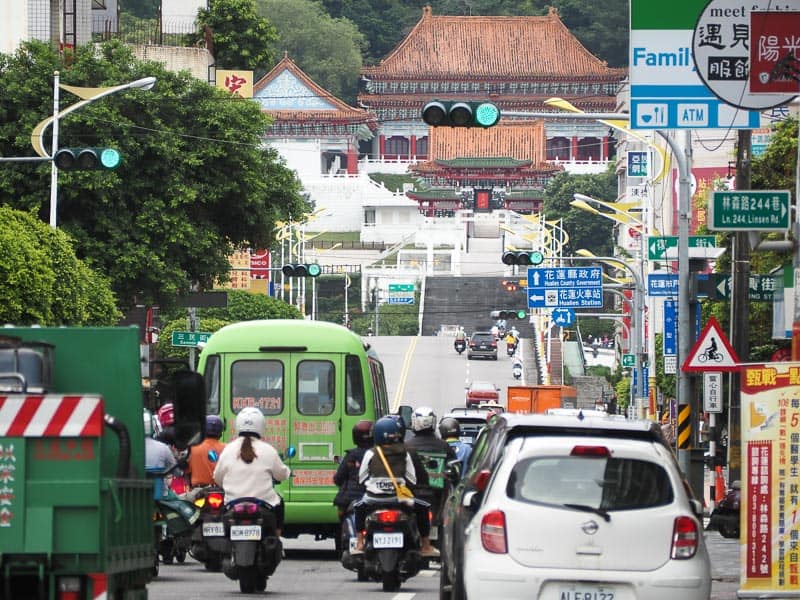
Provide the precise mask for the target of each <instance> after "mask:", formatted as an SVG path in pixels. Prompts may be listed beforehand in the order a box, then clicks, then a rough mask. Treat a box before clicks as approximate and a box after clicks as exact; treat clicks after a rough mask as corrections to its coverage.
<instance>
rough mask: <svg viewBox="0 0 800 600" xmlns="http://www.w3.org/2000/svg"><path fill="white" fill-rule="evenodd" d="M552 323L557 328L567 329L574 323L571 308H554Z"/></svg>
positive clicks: (573, 312)
mask: <svg viewBox="0 0 800 600" xmlns="http://www.w3.org/2000/svg"><path fill="white" fill-rule="evenodd" d="M552 317H553V323H555V324H556V325H558V326H559V327H569V326H570V325H572V324H573V323H574V322H575V311H574V310H572V309H571V308H554V309H553V313H552Z"/></svg>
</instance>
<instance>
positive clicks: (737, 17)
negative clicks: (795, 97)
mask: <svg viewBox="0 0 800 600" xmlns="http://www.w3.org/2000/svg"><path fill="white" fill-rule="evenodd" d="M788 6H790V3H785V5H782V6H779V3H776V2H773V1H772V0H752V1H750V2H747V3H743V2H742V1H741V0H711V1H710V2H709V3H708V4H707V5H706V7H705V8H704V9H703V11H702V12H701V13H700V18H699V19H698V20H697V24H696V25H695V29H694V37H693V39H692V50H693V52H692V57H693V58H694V64H695V67H696V68H697V74H698V75H700V78H701V79H702V80H703V82H704V83H705V84H706V86H708V88H709V89H710V90H711V91H712V92H714V94H715V95H716V96H717V97H718V98H721V99H722V100H724V101H725V102H727V103H728V104H731V105H732V106H738V107H739V108H743V109H748V110H762V109H765V108H771V107H773V106H778V105H780V104H785V103H786V102H788V101H789V100H791V98H792V93H791V92H790V93H786V92H785V91H783V89H782V85H783V84H784V83H785V82H784V78H783V77H781V78H777V77H776V74H774V73H773V69H770V70H769V71H765V69H767V68H768V66H769V64H770V63H773V64H776V65H777V64H778V62H779V61H780V60H781V57H784V58H786V57H787V54H792V49H793V48H796V47H797V40H796V38H797V33H796V31H797V29H796V28H795V29H794V30H792V29H791V27H792V26H791V25H790V24H789V23H787V24H786V26H787V30H786V32H785V33H786V34H788V36H789V40H791V41H790V42H789V43H788V44H787V43H786V42H784V41H783V39H784V38H785V37H786V36H785V35H782V34H781V33H782V32H784V29H783V26H781V27H778V25H777V23H778V22H779V21H793V20H794V19H790V18H789V17H790V15H792V14H793V13H791V12H785V13H783V14H780V11H779V10H777V9H781V8H784V7H788ZM758 11H770V13H766V12H761V13H758ZM754 13H757V14H754ZM766 14H775V15H776V16H775V17H774V18H770V19H769V20H766V19H765V18H763V17H761V16H759V15H766ZM751 19H752V21H751ZM753 26H754V30H752V31H751V28H753ZM765 27H773V28H774V29H772V30H770V29H765ZM795 27H796V25H795ZM754 43H755V45H756V46H757V47H756V48H755V49H754V48H753V44H754ZM758 46H760V49H759V48H758ZM753 52H755V54H756V56H758V55H759V54H760V55H761V56H762V57H764V59H763V60H762V61H760V64H761V66H760V67H756V68H758V72H753V73H752V74H751V66H752V65H751V56H752V53H753ZM775 54H777V55H778V56H775ZM773 57H774V58H775V60H774V61H773ZM789 68H790V69H793V70H794V72H795V73H796V64H793V65H791V66H790V67H789ZM753 70H754V69H753ZM789 73H791V71H789ZM753 79H756V80H757V81H758V82H759V83H760V85H758V84H756V85H755V86H754V83H753ZM794 89H795V90H797V84H796V82H795V87H794ZM754 92H755V93H754ZM796 93H797V91H795V92H794V94H796Z"/></svg>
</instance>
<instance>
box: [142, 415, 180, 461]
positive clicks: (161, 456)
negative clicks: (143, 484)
mask: <svg viewBox="0 0 800 600" xmlns="http://www.w3.org/2000/svg"><path fill="white" fill-rule="evenodd" d="M157 423H158V421H157V420H156V419H155V417H154V416H153V413H151V412H150V411H149V410H147V409H146V408H145V409H144V466H145V468H146V469H151V470H159V471H169V470H170V469H172V468H173V467H174V466H175V465H176V461H175V456H174V455H173V454H172V450H171V449H170V447H169V446H167V445H166V444H165V443H164V442H160V441H158V440H157V439H156V438H155V437H154V436H157V435H158V433H159V431H158V424H157Z"/></svg>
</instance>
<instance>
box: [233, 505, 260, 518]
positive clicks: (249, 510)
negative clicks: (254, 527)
mask: <svg viewBox="0 0 800 600" xmlns="http://www.w3.org/2000/svg"><path fill="white" fill-rule="evenodd" d="M233 512H234V514H238V515H254V514H256V513H257V512H258V505H257V504H253V503H252V502H242V503H241V504H236V505H234V507H233Z"/></svg>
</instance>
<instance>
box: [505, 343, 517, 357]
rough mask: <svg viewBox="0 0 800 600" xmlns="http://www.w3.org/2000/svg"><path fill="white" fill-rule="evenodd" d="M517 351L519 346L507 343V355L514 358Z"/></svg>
mask: <svg viewBox="0 0 800 600" xmlns="http://www.w3.org/2000/svg"><path fill="white" fill-rule="evenodd" d="M516 351H517V345H516V344H515V343H513V342H507V343H506V354H508V355H509V356H514V352H516Z"/></svg>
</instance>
